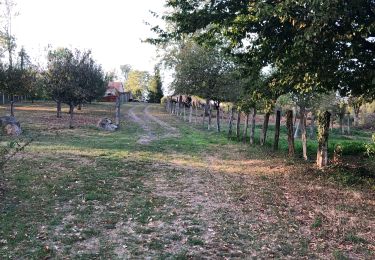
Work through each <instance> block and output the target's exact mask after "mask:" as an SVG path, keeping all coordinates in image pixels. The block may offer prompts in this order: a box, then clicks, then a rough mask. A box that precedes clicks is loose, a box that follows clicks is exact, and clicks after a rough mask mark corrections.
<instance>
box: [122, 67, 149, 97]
mask: <svg viewBox="0 0 375 260" xmlns="http://www.w3.org/2000/svg"><path fill="white" fill-rule="evenodd" d="M149 80H150V74H149V73H148V72H147V71H140V70H131V71H130V72H129V73H128V79H127V81H126V83H125V90H126V91H130V92H131V93H132V95H133V97H134V98H136V99H139V100H141V99H143V98H145V97H146V96H147V89H148V85H149Z"/></svg>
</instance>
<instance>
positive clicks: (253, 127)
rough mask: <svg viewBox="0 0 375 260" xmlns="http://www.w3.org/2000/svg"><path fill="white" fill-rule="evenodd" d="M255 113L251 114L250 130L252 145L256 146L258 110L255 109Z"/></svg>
mask: <svg viewBox="0 0 375 260" xmlns="http://www.w3.org/2000/svg"><path fill="white" fill-rule="evenodd" d="M252 111H253V113H252V114H251V129H250V144H254V140H255V127H256V125H255V124H256V121H255V119H256V115H257V109H256V108H255V107H254V108H253V110H252Z"/></svg>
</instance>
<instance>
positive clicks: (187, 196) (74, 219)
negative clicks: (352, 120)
mask: <svg viewBox="0 0 375 260" xmlns="http://www.w3.org/2000/svg"><path fill="white" fill-rule="evenodd" d="M110 105H111V104H105V105H102V104H98V105H96V106H94V107H93V108H91V110H89V109H90V108H89V107H88V108H85V110H84V112H87V114H91V113H94V114H95V113H98V114H96V115H97V116H99V115H100V116H103V114H99V112H95V111H104V112H100V113H104V114H105V111H106V110H105V109H109V108H111V107H110ZM51 111H52V112H51V113H53V110H51ZM109 111H110V112H111V111H112V110H110V109H109ZM123 111H127V115H126V120H127V121H126V123H125V124H123V125H122V127H121V129H120V131H117V132H115V133H103V132H100V131H98V130H97V129H94V128H88V127H85V128H76V129H74V130H66V131H62V132H61V134H59V135H58V136H57V135H56V134H55V133H54V132H46V133H44V134H43V135H41V140H40V141H39V142H36V143H33V144H32V145H33V146H32V147H31V149H30V150H28V151H27V154H25V156H24V157H23V159H22V158H19V160H18V158H17V160H18V161H17V160H14V164H12V165H9V168H8V169H7V171H6V174H7V176H6V179H7V191H6V194H5V197H4V199H3V200H2V201H1V202H0V205H1V208H0V211H1V216H0V258H1V259H25V258H27V259H29V258H31V259H251V258H260V259H273V258H277V259H347V258H350V259H374V258H375V255H374V252H375V217H374V216H375V199H374V198H375V194H374V192H373V191H371V190H361V189H358V188H356V187H350V188H348V187H342V186H339V185H337V184H336V183H333V182H331V181H330V180H329V179H328V178H323V177H322V175H320V173H318V172H316V170H315V169H314V168H313V167H311V166H310V165H309V164H302V163H301V162H299V161H297V162H295V161H292V160H289V159H288V160H287V159H285V158H283V157H280V156H275V155H274V154H272V153H268V152H267V151H266V150H264V149H260V148H259V147H256V146H248V145H243V144H239V143H235V142H233V141H229V140H228V139H227V138H226V137H225V136H224V135H222V136H220V135H218V134H217V133H215V132H213V131H211V132H209V131H207V130H206V129H204V130H203V129H202V128H201V126H200V125H199V126H196V128H195V127H194V126H191V125H189V124H188V123H186V122H183V120H181V118H178V117H176V116H172V115H170V114H168V113H166V112H165V111H164V109H163V108H162V107H161V106H159V105H151V104H143V103H141V104H130V103H128V104H125V105H124V110H123ZM35 115H37V113H25V114H24V118H25V119H28V120H30V122H33V121H35V120H34V117H35ZM47 115H49V114H47ZM53 115H54V114H53ZM51 116H52V115H51ZM83 117H85V115H83ZM21 119H22V117H21ZM27 126H28V127H29V128H28V129H30V130H33V131H38V129H37V128H32V127H34V125H32V124H28V125H27ZM35 129H36V130H35ZM124 144H126V145H124Z"/></svg>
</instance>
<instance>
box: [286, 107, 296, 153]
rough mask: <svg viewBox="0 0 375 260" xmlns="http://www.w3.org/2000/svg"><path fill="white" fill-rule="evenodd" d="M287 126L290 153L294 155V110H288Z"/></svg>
mask: <svg viewBox="0 0 375 260" xmlns="http://www.w3.org/2000/svg"><path fill="white" fill-rule="evenodd" d="M286 128H287V129H288V155H289V156H291V157H292V156H294V135H293V130H294V129H293V111H292V110H288V111H287V112H286Z"/></svg>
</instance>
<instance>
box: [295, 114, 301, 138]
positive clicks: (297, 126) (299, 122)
mask: <svg viewBox="0 0 375 260" xmlns="http://www.w3.org/2000/svg"><path fill="white" fill-rule="evenodd" d="M300 125H301V118H300V119H299V120H298V123H297V124H296V129H295V131H294V139H296V138H298V136H299V128H300Z"/></svg>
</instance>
